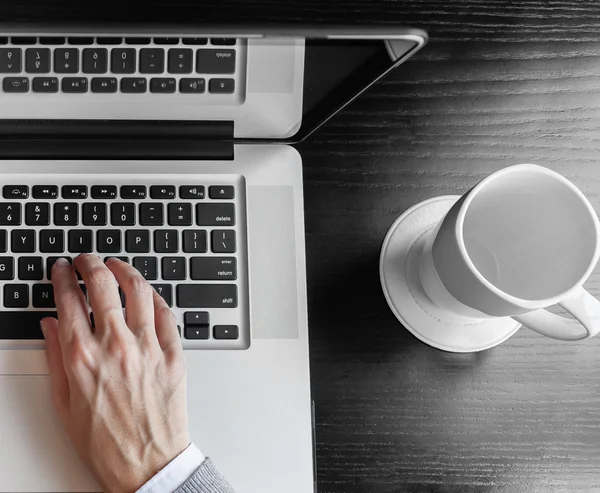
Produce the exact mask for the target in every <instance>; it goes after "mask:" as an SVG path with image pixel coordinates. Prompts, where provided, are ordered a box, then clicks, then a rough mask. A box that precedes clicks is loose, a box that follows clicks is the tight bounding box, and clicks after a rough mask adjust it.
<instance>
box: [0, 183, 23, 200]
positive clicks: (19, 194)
mask: <svg viewBox="0 0 600 493" xmlns="http://www.w3.org/2000/svg"><path fill="white" fill-rule="evenodd" d="M2 196H3V197H4V198H5V199H26V198H29V187H28V186H27V185H4V186H3V187H2Z"/></svg>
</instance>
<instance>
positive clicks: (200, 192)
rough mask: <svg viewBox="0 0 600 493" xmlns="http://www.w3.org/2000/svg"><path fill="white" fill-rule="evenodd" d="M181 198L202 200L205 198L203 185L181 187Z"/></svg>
mask: <svg viewBox="0 0 600 493" xmlns="http://www.w3.org/2000/svg"><path fill="white" fill-rule="evenodd" d="M179 197H180V198H182V199H198V200H201V199H203V198H204V187H203V186H202V185H183V186H181V187H179Z"/></svg>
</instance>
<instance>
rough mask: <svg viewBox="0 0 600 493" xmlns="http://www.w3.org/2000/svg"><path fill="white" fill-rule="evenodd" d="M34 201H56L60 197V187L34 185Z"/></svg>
mask: <svg viewBox="0 0 600 493" xmlns="http://www.w3.org/2000/svg"><path fill="white" fill-rule="evenodd" d="M32 195H33V198H34V199H46V200H48V199H55V198H56V197H58V187H57V186H56V185H34V186H33V194H32Z"/></svg>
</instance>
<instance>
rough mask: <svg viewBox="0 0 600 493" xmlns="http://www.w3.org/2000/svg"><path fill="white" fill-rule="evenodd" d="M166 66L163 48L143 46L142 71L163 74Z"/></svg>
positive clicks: (141, 51) (141, 55)
mask: <svg viewBox="0 0 600 493" xmlns="http://www.w3.org/2000/svg"><path fill="white" fill-rule="evenodd" d="M164 67H165V50H164V49H163V48H142V49H141V50H140V73H142V74H162V73H163V70H164Z"/></svg>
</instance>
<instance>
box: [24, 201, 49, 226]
mask: <svg viewBox="0 0 600 493" xmlns="http://www.w3.org/2000/svg"><path fill="white" fill-rule="evenodd" d="M25 224H27V226H48V225H49V224H50V204H49V203H48V202H29V203H28V204H25Z"/></svg>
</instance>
